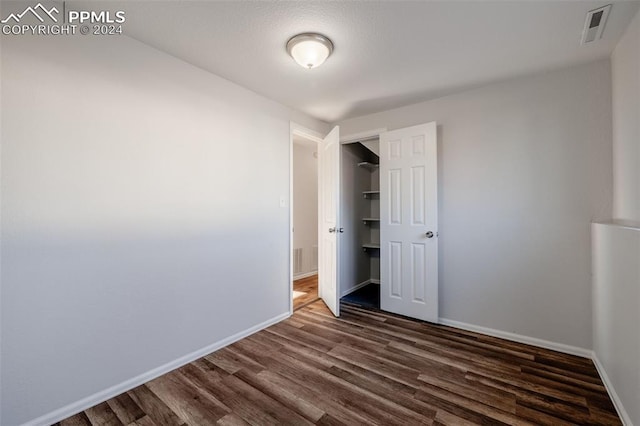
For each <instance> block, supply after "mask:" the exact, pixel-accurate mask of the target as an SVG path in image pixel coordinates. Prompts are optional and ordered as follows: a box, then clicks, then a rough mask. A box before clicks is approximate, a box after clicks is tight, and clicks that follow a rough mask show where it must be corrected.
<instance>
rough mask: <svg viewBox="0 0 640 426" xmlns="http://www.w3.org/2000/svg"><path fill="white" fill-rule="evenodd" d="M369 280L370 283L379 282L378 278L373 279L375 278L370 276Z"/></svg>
mask: <svg viewBox="0 0 640 426" xmlns="http://www.w3.org/2000/svg"><path fill="white" fill-rule="evenodd" d="M369 282H370V283H371V284H380V280H377V279H375V278H371V279H370V280H369Z"/></svg>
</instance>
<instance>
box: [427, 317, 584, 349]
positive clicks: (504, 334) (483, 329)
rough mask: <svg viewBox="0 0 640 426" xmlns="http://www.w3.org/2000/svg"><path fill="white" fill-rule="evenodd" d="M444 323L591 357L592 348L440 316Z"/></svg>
mask: <svg viewBox="0 0 640 426" xmlns="http://www.w3.org/2000/svg"><path fill="white" fill-rule="evenodd" d="M438 322H439V323H440V324H442V325H448V326H450V327H454V328H460V329H462V330H467V331H473V332H476V333H480V334H486V335H488V336H493V337H499V338H501V339H505V340H511V341H513V342H518V343H524V344H527V345H532V346H538V347H541V348H545V349H551V350H553V351H558V352H562V353H565V354H570V355H577V356H580V357H583V358H591V355H592V351H591V349H584V348H579V347H577V346H571V345H565V344H564V343H556V342H551V341H549V340H543V339H538V338H535V337H529V336H523V335H521V334H515V333H509V332H507V331H501V330H495V329H493V328H487V327H481V326H479V325H473V324H467V323H464V322H460V321H454V320H449V319H446V318H440V319H439V321H438Z"/></svg>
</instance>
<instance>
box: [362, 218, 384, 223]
mask: <svg viewBox="0 0 640 426" xmlns="http://www.w3.org/2000/svg"><path fill="white" fill-rule="evenodd" d="M362 222H363V223H364V224H365V225H366V224H367V222H380V218H379V217H363V218H362Z"/></svg>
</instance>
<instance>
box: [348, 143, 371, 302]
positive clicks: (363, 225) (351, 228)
mask: <svg viewBox="0 0 640 426" xmlns="http://www.w3.org/2000/svg"><path fill="white" fill-rule="evenodd" d="M379 149H380V141H379V138H378V137H372V138H369V139H365V140H359V141H357V142H352V143H344V142H343V144H342V146H341V150H342V151H341V165H340V167H341V196H340V218H341V223H342V224H343V225H342V226H344V229H345V232H344V233H343V234H342V235H341V240H340V244H341V247H342V248H341V250H340V253H341V263H340V272H339V277H340V279H339V282H340V296H342V297H341V299H340V302H341V303H349V304H353V305H357V306H360V307H364V308H370V309H371V308H373V309H380V172H379V164H380V157H379Z"/></svg>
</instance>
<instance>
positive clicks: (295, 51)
mask: <svg viewBox="0 0 640 426" xmlns="http://www.w3.org/2000/svg"><path fill="white" fill-rule="evenodd" d="M287 52H289V55H291V57H292V58H293V59H294V60H295V61H296V62H297V63H298V64H300V66H301V67H304V68H308V69H311V68H315V67H318V66H320V65H322V63H323V62H324V61H326V60H327V58H328V57H329V56H330V55H331V53H332V52H333V43H332V42H331V40H329V38H328V37H325V36H323V35H322V34H317V33H303V34H298V35H297V36H294V37H292V38H291V39H290V40H289V41H288V42H287Z"/></svg>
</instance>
